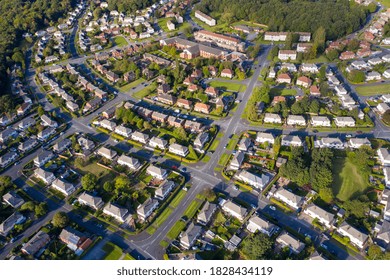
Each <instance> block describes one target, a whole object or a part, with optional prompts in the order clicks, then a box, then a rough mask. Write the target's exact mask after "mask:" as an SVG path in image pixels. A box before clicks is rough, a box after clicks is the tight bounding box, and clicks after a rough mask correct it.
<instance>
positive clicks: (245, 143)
mask: <svg viewBox="0 0 390 280" xmlns="http://www.w3.org/2000/svg"><path fill="white" fill-rule="evenodd" d="M251 146H252V140H251V139H250V138H248V137H243V138H242V139H241V141H240V143H238V149H239V150H240V151H243V152H247V151H248V150H249V148H250V147H251Z"/></svg>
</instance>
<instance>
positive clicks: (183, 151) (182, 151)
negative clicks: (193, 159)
mask: <svg viewBox="0 0 390 280" xmlns="http://www.w3.org/2000/svg"><path fill="white" fill-rule="evenodd" d="M169 152H170V153H173V154H175V155H179V156H181V157H186V156H187V155H188V154H189V150H188V148H187V147H186V146H183V145H180V144H177V143H174V144H171V145H169Z"/></svg>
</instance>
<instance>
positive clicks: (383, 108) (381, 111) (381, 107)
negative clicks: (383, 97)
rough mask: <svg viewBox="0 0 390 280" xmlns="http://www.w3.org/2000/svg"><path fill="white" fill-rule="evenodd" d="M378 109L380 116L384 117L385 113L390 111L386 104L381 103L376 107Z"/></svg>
mask: <svg viewBox="0 0 390 280" xmlns="http://www.w3.org/2000/svg"><path fill="white" fill-rule="evenodd" d="M376 109H377V111H378V112H379V114H381V115H383V114H384V113H386V111H387V110H390V107H389V105H387V104H386V103H379V104H378V105H377V106H376Z"/></svg>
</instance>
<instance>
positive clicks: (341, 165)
mask: <svg viewBox="0 0 390 280" xmlns="http://www.w3.org/2000/svg"><path fill="white" fill-rule="evenodd" d="M333 172H334V174H335V176H334V179H333V192H334V194H335V195H336V197H337V198H338V199H340V200H342V201H346V200H348V199H351V198H352V197H354V196H355V195H357V194H360V193H362V192H363V191H364V190H365V189H366V188H367V186H368V184H367V182H366V179H365V178H364V176H362V174H361V172H360V171H359V170H358V168H357V166H356V165H354V164H353V163H352V162H351V161H350V160H349V159H348V158H336V159H334V161H333Z"/></svg>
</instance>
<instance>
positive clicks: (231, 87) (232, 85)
mask: <svg viewBox="0 0 390 280" xmlns="http://www.w3.org/2000/svg"><path fill="white" fill-rule="evenodd" d="M210 86H212V87H216V88H221V89H223V90H230V91H245V89H246V86H245V85H241V84H236V83H229V82H222V81H212V82H211V83H210Z"/></svg>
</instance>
